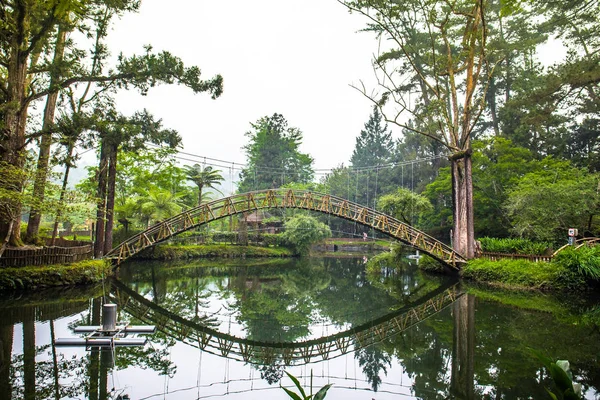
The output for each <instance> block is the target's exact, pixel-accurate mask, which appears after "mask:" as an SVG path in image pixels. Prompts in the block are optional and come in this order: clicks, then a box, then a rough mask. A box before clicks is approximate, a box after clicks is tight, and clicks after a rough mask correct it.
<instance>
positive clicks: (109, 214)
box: [104, 144, 117, 254]
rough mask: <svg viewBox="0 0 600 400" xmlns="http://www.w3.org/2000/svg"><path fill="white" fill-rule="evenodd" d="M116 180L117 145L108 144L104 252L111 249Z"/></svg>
mask: <svg viewBox="0 0 600 400" xmlns="http://www.w3.org/2000/svg"><path fill="white" fill-rule="evenodd" d="M116 180H117V146H116V145H114V144H111V145H110V150H109V154H108V182H107V193H106V228H105V229H104V254H106V253H108V252H109V251H111V250H112V245H113V238H112V236H113V224H114V211H115V186H116Z"/></svg>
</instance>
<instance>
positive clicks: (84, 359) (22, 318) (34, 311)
mask: <svg viewBox="0 0 600 400" xmlns="http://www.w3.org/2000/svg"><path fill="white" fill-rule="evenodd" d="M99 293H101V292H99V288H98V287H95V288H87V290H86V289H81V288H75V289H67V290H65V289H62V290H61V291H56V290H48V291H40V292H39V293H36V294H34V295H29V296H27V295H25V296H23V297H21V298H19V299H18V300H19V301H12V300H11V299H6V300H4V301H3V302H2V306H3V308H2V309H1V310H0V312H2V318H1V319H0V399H2V400H4V399H7V400H8V399H26V400H27V399H61V398H67V397H68V398H88V399H91V400H98V399H106V398H108V395H109V392H108V373H109V371H111V370H112V369H113V368H117V369H125V368H129V367H130V366H132V365H133V366H135V367H139V368H149V369H152V370H155V371H157V372H158V373H159V374H168V375H170V376H172V375H173V374H174V373H175V368H176V367H175V365H174V364H173V363H172V362H171V361H170V360H169V351H168V348H169V347H170V346H172V345H173V344H174V343H175V341H174V340H173V339H171V338H166V337H164V335H163V336H162V337H161V336H160V335H157V337H154V338H153V343H154V348H149V347H146V348H133V347H130V348H117V349H115V355H116V362H115V359H114V358H113V353H112V352H111V351H110V350H109V351H100V350H98V349H92V351H89V352H81V353H79V354H77V355H75V356H73V357H66V356H65V355H64V354H63V353H62V352H60V351H57V349H56V347H55V346H54V339H55V320H56V319H58V318H61V317H64V316H71V315H73V314H74V313H80V314H81V315H82V318H81V319H80V320H77V321H76V322H75V323H74V325H100V308H101V300H100V297H97V296H98V294H99ZM19 302H21V303H22V304H21V305H20V306H19V305H18V304H19ZM39 322H46V323H47V324H48V328H49V330H50V337H49V343H46V344H42V345H36V327H37V326H38V325H37V323H39ZM19 323H21V324H22V326H23V353H22V354H12V353H13V349H12V346H13V340H14V326H15V324H19ZM38 342H39V340H38Z"/></svg>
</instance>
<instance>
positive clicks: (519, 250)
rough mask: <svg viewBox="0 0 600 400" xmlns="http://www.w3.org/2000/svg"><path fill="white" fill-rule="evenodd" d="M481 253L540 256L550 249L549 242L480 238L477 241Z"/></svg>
mask: <svg viewBox="0 0 600 400" xmlns="http://www.w3.org/2000/svg"><path fill="white" fill-rule="evenodd" d="M479 241H480V242H481V248H482V250H483V251H487V252H490V253H510V254H536V255H542V254H545V253H546V252H547V250H548V249H549V248H552V244H551V243H549V242H533V241H531V240H529V239H521V238H503V239H498V238H490V237H482V238H480V239H479Z"/></svg>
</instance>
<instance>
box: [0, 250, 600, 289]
mask: <svg viewBox="0 0 600 400" xmlns="http://www.w3.org/2000/svg"><path fill="white" fill-rule="evenodd" d="M486 240H487V241H484V250H485V248H487V247H489V246H490V245H493V243H491V242H490V240H491V239H486ZM498 243H499V242H497V243H496V244H498ZM506 243H509V244H510V246H511V251H513V252H516V251H518V249H516V248H515V246H514V245H515V242H514V241H512V242H507V241H504V242H503V244H506ZM519 245H520V246H525V247H526V248H527V247H528V248H531V245H530V244H527V243H521V244H519ZM517 247H519V246H517ZM389 248H390V242H389V241H385V240H377V241H373V240H371V241H363V240H362V239H347V240H345V239H339V238H329V239H326V240H324V241H322V242H319V243H317V244H315V245H314V246H313V247H312V252H313V253H314V254H315V255H324V254H327V255H330V254H335V255H336V256H342V257H343V256H352V255H355V254H356V252H357V251H358V252H365V251H367V252H370V253H373V252H376V251H383V252H382V253H380V254H378V255H376V256H374V257H372V258H371V260H370V261H369V265H370V268H376V269H377V268H379V267H380V266H384V265H386V266H393V265H396V264H397V263H398V260H399V258H401V257H404V256H405V255H406V254H405V247H402V246H396V245H394V246H391V251H385V250H387V249H389ZM544 248H546V244H543V245H542V246H539V249H540V250H542V249H544ZM495 250H499V249H498V248H497V246H496V248H495ZM295 256H298V252H297V251H294V250H293V249H291V248H289V247H285V246H281V245H273V244H270V245H262V246H260V245H248V246H243V245H230V244H222V243H221V244H218V243H211V244H172V243H168V244H161V245H159V246H155V247H153V248H151V249H148V250H146V251H144V252H142V253H140V254H139V255H138V256H136V258H137V259H141V260H189V259H196V258H215V257H216V258H219V257H220V258H231V259H235V258H287V257H295ZM599 260H600V247H595V248H594V247H590V248H585V249H583V250H577V251H575V250H567V251H565V252H563V253H562V254H561V255H560V257H556V258H555V259H554V260H553V261H551V262H533V261H529V260H524V259H521V260H518V259H517V260H510V259H503V260H497V261H490V260H487V259H483V258H480V259H473V260H470V261H469V262H468V263H467V264H466V265H464V266H463V268H462V270H461V271H460V276H461V277H462V278H463V279H464V280H465V281H470V282H476V283H477V284H484V285H487V286H491V287H496V288H501V289H505V290H511V291H546V292H547V291H583V290H589V289H592V288H593V287H597V286H598V285H597V284H598V281H599V280H600V262H598V261H599ZM419 268H420V269H422V270H423V271H425V272H430V273H446V272H447V271H445V268H444V267H443V266H441V265H440V264H439V263H438V262H437V261H435V260H433V259H432V258H429V257H427V256H424V257H422V258H421V262H420V263H419ZM112 274H113V271H112V267H111V265H110V263H109V262H108V261H104V260H86V261H80V262H76V263H72V264H66V265H49V266H42V267H39V266H30V267H18V268H0V291H2V290H24V289H25V290H30V289H37V288H42V287H52V286H64V285H79V284H89V283H94V282H100V281H101V280H102V279H104V278H106V277H108V276H111V275H112Z"/></svg>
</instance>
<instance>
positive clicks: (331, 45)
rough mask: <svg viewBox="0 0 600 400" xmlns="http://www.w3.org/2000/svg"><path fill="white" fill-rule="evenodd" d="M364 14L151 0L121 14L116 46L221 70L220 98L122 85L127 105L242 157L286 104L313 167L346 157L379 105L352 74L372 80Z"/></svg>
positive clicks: (208, 149) (208, 72)
mask: <svg viewBox="0 0 600 400" xmlns="http://www.w3.org/2000/svg"><path fill="white" fill-rule="evenodd" d="M364 26H365V20H364V19H363V18H361V17H360V16H358V15H351V14H349V13H348V11H347V10H346V9H345V8H344V7H343V6H342V5H340V4H339V3H338V2H337V1H335V0H256V1H242V0H229V1H224V0H220V1H214V0H211V1H208V0H170V1H169V2H165V1H160V0H144V1H143V2H142V6H141V9H140V12H139V13H137V14H129V15H126V16H125V17H123V18H122V19H121V20H119V21H116V23H115V24H114V28H113V31H112V32H111V34H110V36H109V42H108V43H109V48H110V49H111V51H112V52H113V54H114V55H117V54H118V53H119V52H123V53H124V54H125V55H128V54H133V53H141V52H142V51H143V50H142V47H143V46H144V45H146V44H151V45H152V46H153V48H154V50H155V51H161V50H168V51H170V52H171V53H173V54H174V55H177V56H179V57H181V58H182V59H183V60H184V62H185V63H186V64H187V65H197V66H199V67H200V68H201V70H202V73H203V75H204V77H205V78H210V77H212V76H214V75H215V74H221V75H223V78H224V82H225V83H224V94H223V95H222V96H221V97H220V98H218V99H217V100H212V99H210V96H208V95H206V94H197V95H194V94H193V93H192V92H191V90H189V89H187V88H185V87H180V86H161V87H157V88H153V89H151V90H150V92H149V94H148V95H147V96H146V97H143V96H140V95H138V94H137V92H135V91H130V92H121V93H119V95H118V96H117V99H118V103H117V104H118V107H119V109H120V111H121V112H123V113H124V114H131V113H133V112H134V111H137V110H141V109H143V108H147V109H148V110H149V111H150V112H152V113H153V114H154V115H155V116H157V117H160V118H162V119H163V123H164V126H165V127H167V128H173V129H176V130H177V131H179V133H180V134H181V135H182V137H183V144H184V150H183V151H185V152H188V153H193V154H198V155H202V156H208V157H213V158H217V159H222V160H228V161H233V162H236V163H244V162H245V161H246V159H245V154H244V152H243V150H242V149H241V147H242V146H243V145H244V144H246V143H247V142H248V140H247V138H246V137H245V136H244V133H245V132H247V131H248V130H250V122H254V121H256V120H257V119H259V118H260V117H262V116H266V115H272V114H273V113H276V112H277V113H280V114H283V116H284V117H285V118H286V119H287V120H288V122H289V124H290V125H291V126H295V127H297V128H299V129H300V130H301V131H302V132H303V134H304V141H303V145H302V147H301V151H303V152H306V153H309V154H311V155H312V156H313V157H314V159H315V164H314V167H315V168H331V167H334V166H337V165H339V164H340V163H342V162H343V163H346V164H347V162H348V160H349V158H350V155H351V154H352V150H353V148H354V143H355V138H356V136H357V135H358V134H359V133H360V130H361V129H362V128H363V126H364V123H365V122H366V121H367V119H368V117H369V114H370V113H371V110H372V106H371V104H370V102H369V101H368V100H367V99H366V98H364V97H363V96H362V95H361V94H360V93H359V92H358V91H356V90H355V89H353V88H351V87H350V86H349V85H350V84H351V83H358V82H359V80H361V79H363V80H365V81H366V82H367V83H371V86H374V82H373V80H374V76H373V71H372V69H371V59H372V55H373V53H374V52H376V50H377V41H376V40H375V38H374V36H373V35H372V34H369V33H360V32H358V30H360V29H361V28H363V27H364Z"/></svg>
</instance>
